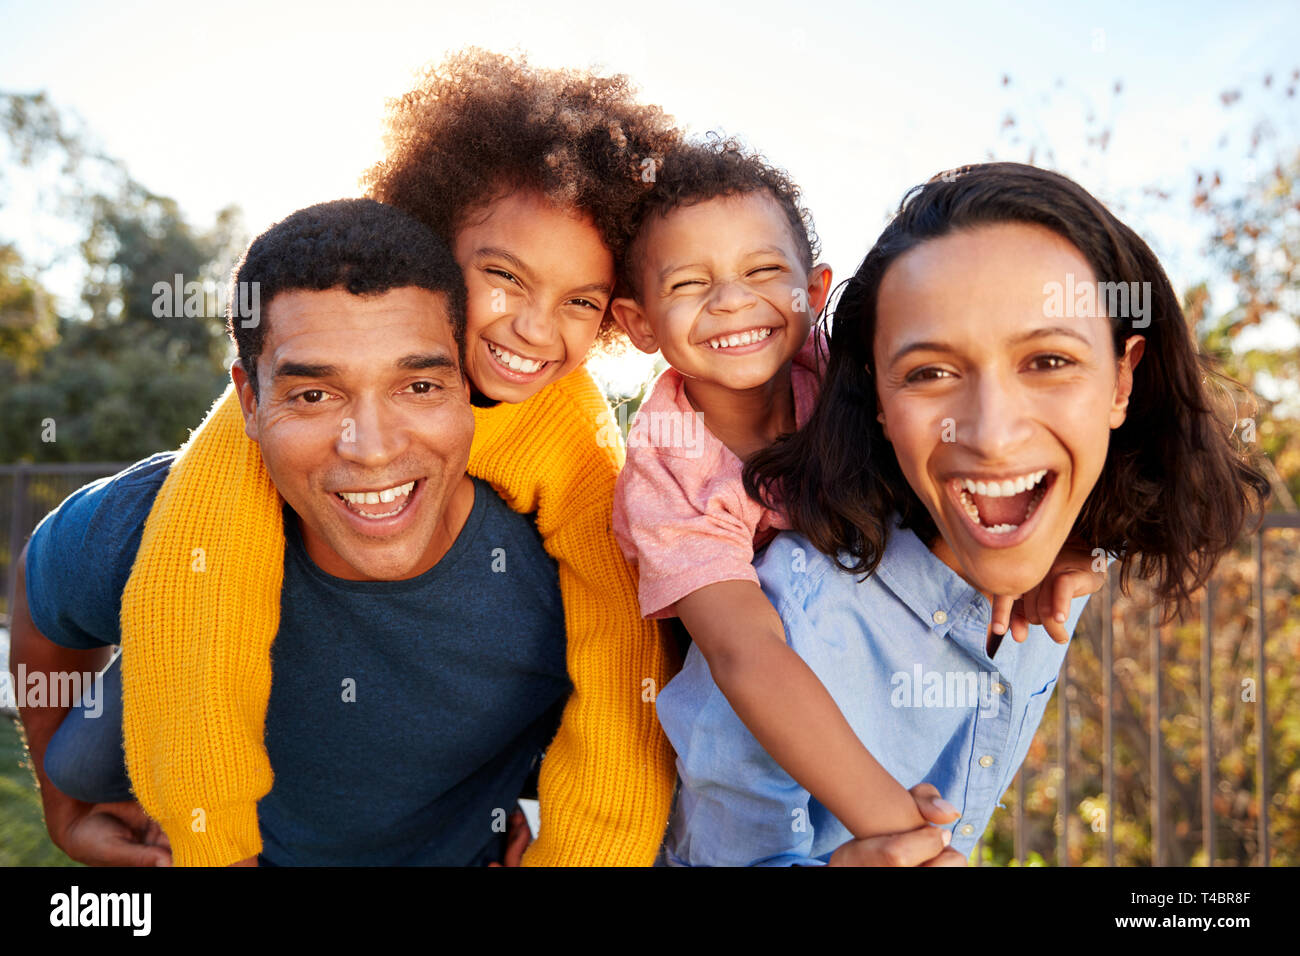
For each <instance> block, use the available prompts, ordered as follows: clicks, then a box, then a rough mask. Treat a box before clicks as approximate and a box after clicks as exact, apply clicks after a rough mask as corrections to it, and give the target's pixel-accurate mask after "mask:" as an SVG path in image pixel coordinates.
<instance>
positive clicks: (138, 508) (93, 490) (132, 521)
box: [37, 452, 176, 533]
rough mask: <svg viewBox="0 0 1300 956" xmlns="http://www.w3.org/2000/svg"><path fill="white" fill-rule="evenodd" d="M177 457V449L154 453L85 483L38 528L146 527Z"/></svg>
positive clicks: (88, 530)
mask: <svg viewBox="0 0 1300 956" xmlns="http://www.w3.org/2000/svg"><path fill="white" fill-rule="evenodd" d="M175 458H176V453H175V452H162V453H160V454H157V455H151V456H149V457H148V458H144V459H142V460H140V461H137V462H136V463H135V464H133V465H130V466H129V467H127V468H124V469H123V470H122V471H119V472H118V473H117V474H115V475H109V476H108V477H106V478H99V479H97V480H95V481H92V482H90V483H88V484H85V485H82V486H81V487H80V488H78V489H77V490H76V491H74V492H73V493H72V494H70V495H69V496H68V497H67V498H65V499H64V500H63V501H62V502H61V503H60V504H59V505H58V507H56V508H55V509H54V510H53V511H51V512H50V513H49V514H48V515H46V516H45V518H44V519H43V520H42V521H41V524H40V525H39V526H38V527H37V530H38V531H39V530H41V528H43V527H44V526H46V525H47V524H57V525H59V526H60V527H61V528H62V529H63V530H64V533H70V532H72V530H73V529H79V530H80V531H81V532H82V533H89V532H90V531H92V530H93V529H95V528H98V527H100V526H104V525H111V526H112V528H113V529H114V530H116V531H128V530H129V529H131V528H135V527H143V525H144V522H145V520H146V519H147V518H148V517H149V512H150V510H151V509H152V508H153V502H154V499H155V498H156V497H157V496H158V491H159V489H160V488H162V485H163V482H164V481H166V480H167V473H168V471H169V470H170V469H171V465H172V461H173V460H175ZM47 530H49V529H47Z"/></svg>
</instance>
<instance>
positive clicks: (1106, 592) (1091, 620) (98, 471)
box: [0, 463, 1300, 866]
mask: <svg viewBox="0 0 1300 956" xmlns="http://www.w3.org/2000/svg"><path fill="white" fill-rule="evenodd" d="M125 467H127V466H126V464H124V463H92V464H57V465H3V466H0V532H3V531H6V530H7V534H6V535H5V536H4V538H3V539H0V548H2V549H3V550H0V573H2V574H3V579H4V580H5V581H6V584H7V587H6V588H5V592H4V596H3V600H4V608H3V616H0V620H2V621H3V623H4V624H5V626H7V625H8V623H9V615H10V613H11V611H12V608H13V596H14V593H15V592H14V587H15V577H16V573H15V571H16V569H15V567H14V563H15V562H14V559H15V558H16V557H17V555H18V554H19V553H20V552H21V550H22V546H23V543H24V541H25V540H26V539H27V537H28V535H30V533H31V531H32V530H33V529H34V528H35V526H36V524H37V523H38V522H39V521H40V519H41V518H42V517H43V516H44V515H45V514H46V513H48V512H49V511H50V510H51V509H53V508H54V507H55V506H56V505H58V503H59V502H60V501H62V500H63V499H64V498H65V497H67V496H68V495H69V494H71V493H72V492H73V491H75V490H76V489H77V488H79V487H81V486H82V485H84V484H86V483H87V482H89V481H93V480H95V479H97V478H102V477H105V476H108V475H113V474H115V473H117V472H118V471H120V470H122V469H123V468H125ZM1285 529H1292V530H1296V529H1300V514H1294V513H1291V514H1271V515H1267V516H1265V518H1264V520H1263V523H1262V525H1261V527H1260V528H1259V530H1258V531H1257V532H1256V533H1255V534H1254V535H1253V536H1252V538H1251V539H1250V551H1251V555H1252V559H1253V563H1254V574H1253V582H1252V585H1251V591H1252V593H1251V595H1250V598H1249V602H1248V603H1249V607H1247V608H1246V609H1245V613H1246V615H1247V617H1250V616H1253V623H1252V624H1251V626H1252V627H1253V632H1254V635H1253V637H1254V641H1253V643H1254V658H1255V660H1254V678H1253V679H1254V692H1255V694H1256V697H1255V701H1254V702H1255V704H1256V707H1257V710H1256V714H1257V716H1256V719H1255V728H1254V733H1255V735H1256V739H1255V742H1254V746H1255V755H1254V756H1255V767H1254V775H1255V792H1254V794H1253V798H1254V801H1255V809H1254V814H1255V816H1256V826H1257V835H1256V838H1255V852H1254V854H1253V857H1254V858H1253V859H1252V860H1250V861H1249V862H1251V863H1253V864H1254V865H1267V864H1268V863H1269V862H1271V861H1272V856H1271V852H1270V831H1269V824H1270V814H1271V808H1272V797H1273V795H1272V794H1271V787H1270V783H1269V781H1270V769H1271V767H1270V759H1271V754H1270V746H1269V732H1268V731H1269V721H1268V717H1267V715H1268V710H1267V701H1268V694H1267V670H1268V656H1267V648H1266V644H1267V641H1268V636H1269V635H1268V623H1267V617H1268V615H1267V614H1266V613H1265V608H1266V604H1265V598H1266V594H1265V548H1266V544H1267V542H1268V539H1269V536H1270V535H1272V536H1273V537H1281V536H1280V535H1275V534H1272V533H1273V532H1277V531H1285ZM1296 553H1297V552H1296V550H1292V551H1291V552H1290V553H1287V552H1286V550H1285V549H1283V551H1282V557H1281V560H1282V562H1283V563H1284V564H1285V565H1287V568H1288V570H1294V568H1295V566H1296V561H1297V559H1296ZM1112 571H1114V569H1113V568H1112ZM1217 576H1218V575H1217V572H1216V580H1217ZM1217 601H1218V593H1217V587H1216V582H1214V581H1212V582H1211V585H1210V587H1209V588H1208V589H1207V590H1206V591H1205V592H1204V593H1203V595H1202V600H1201V605H1202V614H1201V621H1200V622H1199V626H1200V628H1201V637H1200V675H1199V689H1198V694H1199V700H1198V701H1197V704H1196V706H1195V708H1194V709H1196V710H1198V711H1199V719H1200V732H1201V739H1200V751H1201V753H1200V760H1201V769H1202V772H1201V775H1200V776H1201V779H1200V791H1199V794H1200V803H1201V814H1200V816H1201V819H1200V827H1201V831H1202V842H1203V844H1204V854H1205V856H1204V862H1205V863H1206V864H1208V865H1214V863H1215V861H1216V856H1217V854H1216V849H1215V833H1216V821H1215V763H1216V754H1215V752H1214V726H1213V700H1214V695H1213V688H1214V681H1213V679H1212V673H1211V672H1212V660H1211V651H1212V645H1213V638H1214V622H1215V610H1216V606H1217ZM1123 610H1124V603H1123V601H1122V600H1119V599H1117V590H1116V588H1115V580H1114V574H1112V576H1111V580H1110V581H1108V583H1107V585H1106V586H1105V587H1104V588H1103V589H1102V591H1101V593H1100V594H1098V595H1097V596H1096V597H1095V598H1094V599H1093V600H1092V601H1091V602H1090V603H1089V607H1088V610H1087V611H1086V612H1085V615H1084V618H1083V619H1082V620H1081V621H1080V624H1079V627H1078V629H1077V630H1076V633H1075V639H1074V644H1075V645H1076V648H1075V649H1074V650H1072V651H1071V654H1070V655H1069V656H1067V657H1066V661H1065V664H1064V666H1063V669H1062V673H1061V676H1060V678H1059V679H1058V681H1057V688H1056V691H1055V698H1056V719H1055V723H1056V751H1057V758H1056V760H1055V761H1043V760H1033V759H1027V760H1026V763H1025V764H1024V765H1023V766H1022V768H1021V770H1020V772H1019V773H1018V774H1017V776H1016V779H1015V782H1014V784H1013V785H1012V790H1011V793H1009V794H1008V799H1011V800H1013V801H1014V808H1013V810H1012V813H1011V814H1010V820H1011V824H1010V825H1011V829H1012V833H1013V839H1012V843H1013V849H1012V853H1011V857H1012V859H1013V860H1014V861H1015V862H1024V861H1026V860H1027V859H1028V858H1029V857H1030V853H1031V851H1030V849H1029V842H1030V835H1029V830H1030V827H1029V826H1028V824H1027V812H1028V811H1027V806H1026V804H1027V794H1028V786H1029V780H1030V779H1031V778H1035V777H1037V776H1039V775H1043V774H1050V775H1052V778H1053V781H1054V783H1053V786H1054V788H1055V791H1056V796H1057V807H1056V814H1055V819H1054V820H1053V823H1052V826H1051V835H1052V836H1053V837H1054V846H1050V847H1048V848H1047V852H1046V853H1040V854H1039V855H1040V856H1041V857H1043V858H1044V862H1052V861H1054V862H1055V863H1056V864H1058V865H1069V864H1070V862H1071V852H1070V848H1071V842H1070V841H1071V819H1072V817H1073V815H1074V811H1075V806H1074V802H1073V797H1075V796H1078V791H1077V790H1072V774H1071V769H1072V765H1073V766H1077V765H1078V764H1079V762H1080V760H1082V759H1083V758H1082V756H1081V755H1079V754H1076V753H1075V752H1074V751H1073V750H1072V736H1071V735H1072V729H1074V727H1075V726H1076V725H1077V724H1078V721H1077V719H1076V718H1077V717H1078V715H1077V714H1076V713H1075V712H1074V711H1075V710H1077V709H1078V708H1077V707H1076V708H1074V709H1072V707H1071V700H1072V698H1077V696H1078V695H1079V694H1081V693H1087V694H1098V693H1099V694H1100V698H1101V701H1102V705H1101V711H1102V713H1101V721H1100V722H1101V737H1102V741H1103V744H1102V753H1101V755H1100V763H1101V781H1102V786H1101V789H1102V791H1103V793H1104V794H1105V800H1106V803H1105V807H1104V824H1105V825H1104V826H1103V827H1102V829H1101V830H1100V831H1096V828H1095V827H1094V830H1095V831H1096V832H1100V833H1102V834H1103V835H1104V859H1088V860H1086V861H1085V862H1090V863H1101V862H1104V863H1105V864H1106V865H1108V866H1109V865H1114V863H1115V859H1116V849H1115V829H1116V827H1115V812H1114V809H1115V803H1116V800H1115V795H1116V789H1115V788H1116V780H1115V759H1116V748H1115V736H1114V735H1115V726H1114V717H1115V713H1116V701H1117V695H1116V688H1115V674H1116V660H1115V648H1116V635H1115V622H1116V619H1117V618H1120V617H1122V616H1123V614H1122V613H1121V612H1122V611H1123ZM1129 611H1130V613H1131V607H1130V608H1129ZM1189 623H1194V622H1187V621H1181V620H1180V621H1178V622H1175V624H1173V625H1167V626H1166V627H1163V628H1162V627H1161V626H1160V625H1159V622H1158V621H1157V620H1156V618H1155V616H1154V614H1149V615H1147V621H1146V634H1145V635H1144V639H1145V642H1146V645H1147V653H1148V654H1149V667H1150V675H1151V679H1152V681H1153V686H1152V688H1151V691H1150V696H1149V701H1148V710H1149V715H1148V725H1149V730H1148V733H1149V742H1148V750H1147V753H1146V755H1145V759H1146V762H1147V763H1146V767H1145V772H1146V775H1147V777H1148V779H1149V795H1148V806H1149V820H1148V821H1147V826H1148V827H1149V834H1150V840H1151V852H1150V857H1149V862H1150V864H1151V865H1154V866H1162V865H1165V864H1166V863H1167V862H1168V855H1169V854H1168V849H1169V848H1168V844H1169V837H1168V832H1169V828H1168V826H1167V821H1166V816H1167V814H1168V812H1169V810H1170V804H1169V796H1168V793H1167V781H1168V773H1169V770H1168V767H1167V763H1168V760H1167V756H1166V753H1165V751H1166V740H1165V731H1164V729H1163V725H1162V705H1161V695H1162V689H1163V686H1164V682H1165V680H1166V671H1167V667H1168V665H1169V663H1171V662H1166V661H1165V660H1164V658H1163V651H1162V645H1163V643H1164V640H1163V636H1164V635H1165V633H1166V632H1167V631H1168V630H1169V629H1170V628H1173V627H1186V626H1188V625H1189ZM1139 637H1142V636H1141V635H1140V636H1139ZM1081 644H1082V645H1085V646H1092V647H1093V649H1094V650H1095V649H1096V648H1097V647H1098V646H1099V648H1100V653H1099V654H1096V655H1095V656H1096V657H1097V659H1098V661H1099V664H1100V668H1099V675H1098V676H1099V678H1100V679H1099V681H1094V682H1092V683H1088V684H1085V683H1084V682H1082V681H1081V680H1080V679H1078V678H1076V676H1074V674H1072V667H1071V659H1072V658H1076V659H1077V658H1078V657H1079V654H1080V653H1083V652H1082V651H1080V650H1079V648H1078V646H1079V645H1081ZM1078 669H1079V667H1078V665H1077V663H1076V667H1075V668H1074V669H1073V670H1078ZM1096 684H1099V685H1100V686H1096ZM1051 709H1052V708H1051V705H1050V704H1049V715H1050V713H1051ZM1182 716H1186V715H1182ZM1048 722H1049V721H1048V720H1047V719H1045V721H1044V724H1047V723H1048ZM1040 736H1041V734H1040ZM1283 758H1284V759H1285V760H1286V761H1288V764H1294V763H1295V762H1296V754H1295V753H1294V752H1293V751H1290V750H1288V751H1287V752H1286V753H1285V754H1283ZM1283 769H1288V768H1285V767H1284V768H1283ZM1291 769H1295V768H1294V767H1292V768H1291ZM1295 772H1296V774H1297V777H1300V769H1296V770H1295ZM1012 794H1014V796H1012ZM997 825H999V824H998V815H995V819H994V823H993V824H991V825H990V830H989V831H988V832H986V833H985V837H984V840H983V841H981V844H980V847H979V848H978V849H977V851H976V853H975V862H976V864H977V865H978V864H979V863H980V862H981V861H982V860H983V859H984V857H985V853H984V845H985V842H986V841H989V840H990V839H991V837H993V836H994V832H993V831H994V828H995V827H996V826H997ZM1035 852H1036V851H1035ZM1239 862H1244V861H1239Z"/></svg>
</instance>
